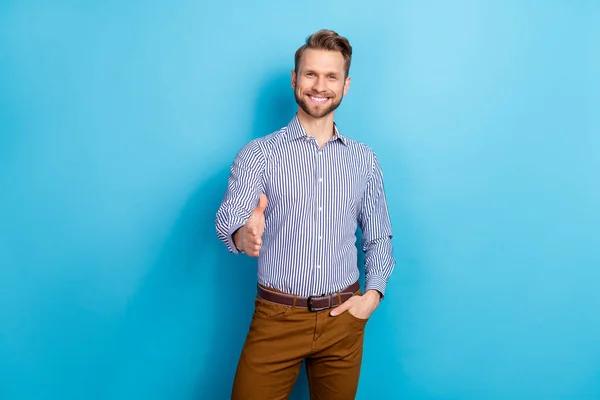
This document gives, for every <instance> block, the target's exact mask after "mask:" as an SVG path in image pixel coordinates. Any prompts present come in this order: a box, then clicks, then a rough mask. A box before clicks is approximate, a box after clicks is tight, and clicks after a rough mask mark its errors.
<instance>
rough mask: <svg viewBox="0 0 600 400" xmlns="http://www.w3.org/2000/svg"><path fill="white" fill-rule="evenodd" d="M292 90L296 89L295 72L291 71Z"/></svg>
mask: <svg viewBox="0 0 600 400" xmlns="http://www.w3.org/2000/svg"><path fill="white" fill-rule="evenodd" d="M292 88H293V89H296V71H294V70H292Z"/></svg>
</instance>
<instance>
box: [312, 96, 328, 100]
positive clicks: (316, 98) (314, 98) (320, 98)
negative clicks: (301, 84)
mask: <svg viewBox="0 0 600 400" xmlns="http://www.w3.org/2000/svg"><path fill="white" fill-rule="evenodd" d="M310 97H311V98H312V99H313V100H314V101H325V100H327V97H314V96H310Z"/></svg>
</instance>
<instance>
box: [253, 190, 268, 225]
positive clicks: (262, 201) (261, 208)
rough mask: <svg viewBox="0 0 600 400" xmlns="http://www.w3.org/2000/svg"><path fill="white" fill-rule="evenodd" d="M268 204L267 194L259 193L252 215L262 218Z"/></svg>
mask: <svg viewBox="0 0 600 400" xmlns="http://www.w3.org/2000/svg"><path fill="white" fill-rule="evenodd" d="M268 204H269V201H268V200H267V196H265V195H264V193H263V194H261V195H260V197H259V199H258V205H257V206H256V208H255V209H254V210H253V211H252V215H253V216H254V217H257V218H258V217H263V218H264V212H265V208H267V205H268ZM263 223H264V219H263Z"/></svg>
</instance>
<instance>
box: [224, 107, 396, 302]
mask: <svg viewBox="0 0 600 400" xmlns="http://www.w3.org/2000/svg"><path fill="white" fill-rule="evenodd" d="M334 127H335V134H334V136H333V137H332V138H331V139H330V140H329V141H328V142H327V143H326V144H325V145H324V146H323V147H322V148H321V149H319V146H318V144H317V142H316V140H315V138H314V137H309V136H307V134H306V132H305V130H304V128H303V127H302V125H301V124H300V121H299V120H298V117H297V115H295V116H294V118H293V119H292V120H291V122H290V123H289V124H288V125H287V126H286V127H283V128H282V129H280V130H279V131H277V132H274V133H272V134H270V135H267V136H264V137H261V138H258V139H254V140H252V141H251V142H250V143H248V144H247V145H246V146H244V147H243V148H242V149H241V150H240V151H239V153H238V154H237V156H236V157H235V159H234V161H233V164H232V166H231V170H230V175H229V180H228V188H227V191H226V193H225V197H224V198H223V201H222V203H221V205H220V207H219V210H218V211H217V216H216V229H217V236H218V237H219V239H220V240H221V241H222V242H223V243H225V245H226V246H227V248H228V249H229V251H230V252H233V253H238V251H237V249H236V247H235V244H234V242H233V238H232V235H233V233H234V232H235V231H236V230H237V229H238V228H240V227H241V226H243V225H244V223H245V222H246V220H247V219H248V218H249V217H250V214H251V213H252V211H253V210H254V208H256V206H257V205H258V198H259V196H260V194H261V193H264V194H265V195H266V196H267V199H268V201H269V202H268V206H267V208H266V209H265V231H264V234H263V237H262V241H263V244H262V247H261V250H260V254H259V256H258V283H260V284H262V285H265V286H267V287H271V288H274V289H277V290H281V291H283V292H286V293H291V294H296V295H298V296H310V295H323V294H329V293H334V292H337V291H339V290H341V289H344V288H345V287H347V286H349V285H350V284H352V283H354V282H355V281H356V280H358V277H359V270H358V260H357V249H356V245H355V244H356V229H357V226H358V227H360V229H361V231H362V250H363V251H364V252H365V291H366V290H369V289H376V290H378V291H379V292H380V293H381V294H382V295H384V294H385V288H386V285H387V281H388V278H389V276H390V274H391V273H392V270H393V268H394V264H395V261H394V258H393V255H392V243H391V239H392V229H391V223H390V218H389V215H388V209H387V202H386V198H385V193H384V187H383V174H382V171H381V167H380V165H379V162H378V160H377V157H376V155H375V153H374V152H373V151H372V150H371V149H370V148H369V147H368V146H366V145H364V144H362V143H359V142H356V141H354V140H352V139H349V138H348V137H345V136H342V135H341V134H340V133H339V131H338V128H337V126H335V124H334Z"/></svg>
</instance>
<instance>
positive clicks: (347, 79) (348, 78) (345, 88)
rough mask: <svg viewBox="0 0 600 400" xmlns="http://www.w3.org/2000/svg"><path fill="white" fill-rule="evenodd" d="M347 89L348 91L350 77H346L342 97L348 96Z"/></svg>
mask: <svg viewBox="0 0 600 400" xmlns="http://www.w3.org/2000/svg"><path fill="white" fill-rule="evenodd" d="M348 89H350V77H347V78H346V80H345V81H344V96H345V95H346V94H348Z"/></svg>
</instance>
